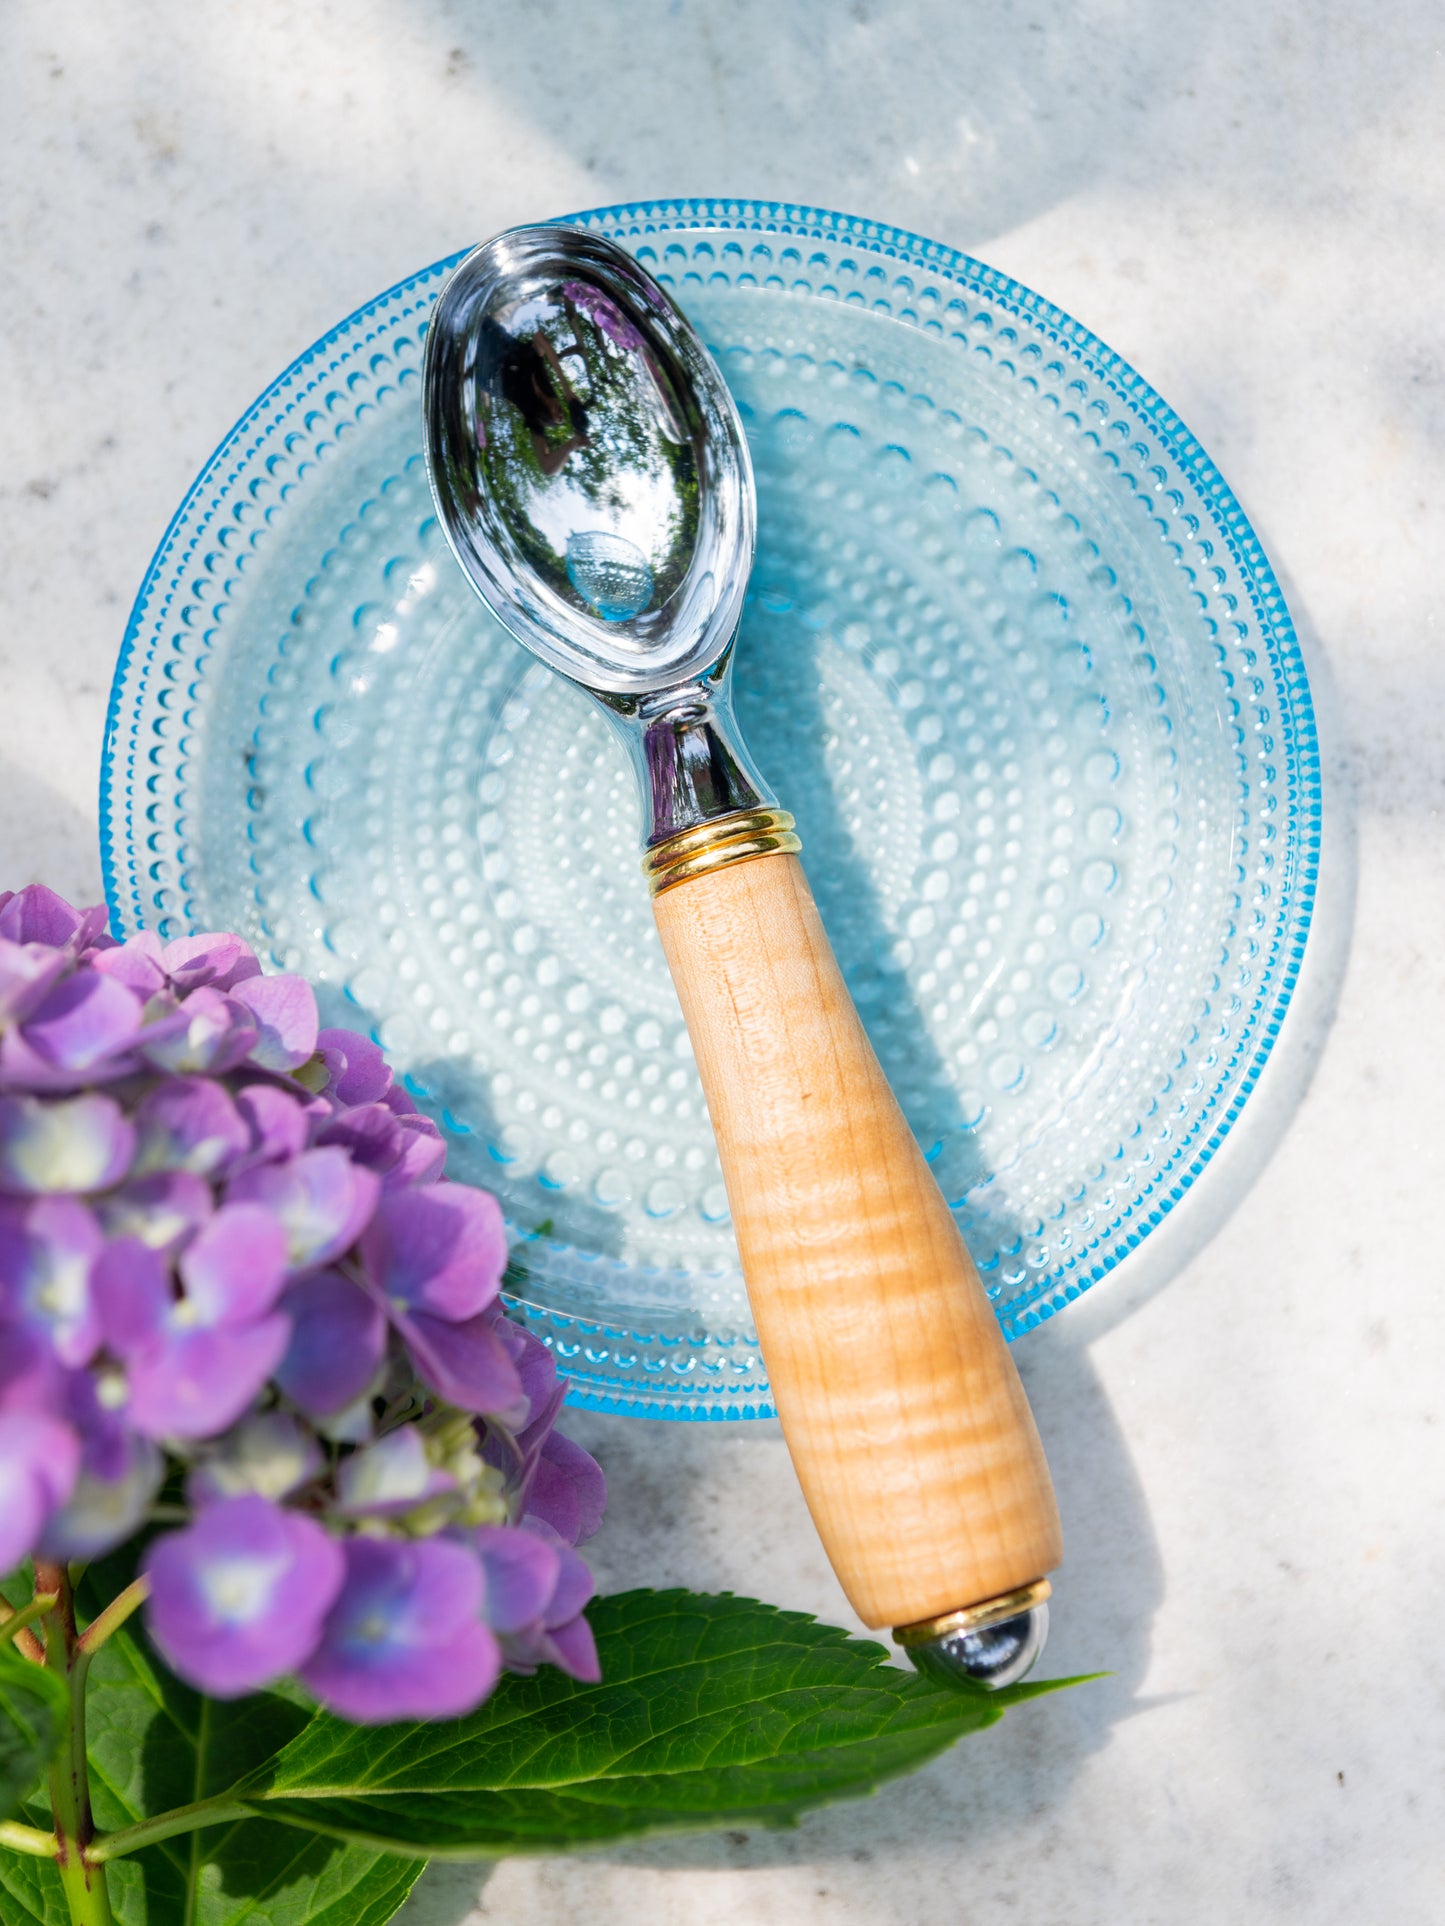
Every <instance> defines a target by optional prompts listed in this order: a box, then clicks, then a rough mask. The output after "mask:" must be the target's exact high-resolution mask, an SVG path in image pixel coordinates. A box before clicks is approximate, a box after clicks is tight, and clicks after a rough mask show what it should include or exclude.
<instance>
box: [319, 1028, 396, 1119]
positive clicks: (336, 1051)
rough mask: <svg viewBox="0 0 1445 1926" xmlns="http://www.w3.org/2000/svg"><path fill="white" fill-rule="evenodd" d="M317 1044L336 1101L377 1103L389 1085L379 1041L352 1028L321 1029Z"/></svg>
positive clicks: (388, 1070)
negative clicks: (359, 1034) (358, 1034)
mask: <svg viewBox="0 0 1445 1926" xmlns="http://www.w3.org/2000/svg"><path fill="white" fill-rule="evenodd" d="M316 1047H317V1048H318V1049H319V1050H320V1052H321V1055H322V1057H323V1058H324V1059H325V1063H326V1069H327V1074H328V1079H329V1081H328V1085H327V1087H328V1090H329V1091H330V1094H331V1095H332V1096H334V1097H335V1098H336V1099H337V1101H338V1102H339V1103H343V1104H363V1103H377V1102H379V1101H380V1099H381V1098H382V1097H384V1096H385V1095H386V1093H387V1091H388V1090H390V1088H391V1070H390V1068H389V1066H388V1064H387V1061H386V1058H385V1057H384V1056H383V1055H382V1052H381V1045H380V1044H378V1043H373V1042H372V1041H371V1039H370V1038H369V1037H361V1036H357V1035H356V1033H355V1032H354V1031H352V1030H323V1031H321V1033H320V1035H319V1036H318V1037H317V1039H316Z"/></svg>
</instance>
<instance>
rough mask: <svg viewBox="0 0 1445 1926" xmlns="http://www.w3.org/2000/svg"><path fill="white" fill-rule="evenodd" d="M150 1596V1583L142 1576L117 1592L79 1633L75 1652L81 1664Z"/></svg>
mask: <svg viewBox="0 0 1445 1926" xmlns="http://www.w3.org/2000/svg"><path fill="white" fill-rule="evenodd" d="M150 1595H151V1582H150V1580H149V1579H148V1578H146V1577H144V1576H142V1577H140V1578H134V1579H132V1580H131V1582H130V1584H129V1585H127V1586H126V1588H125V1590H124V1591H123V1592H117V1593H116V1595H115V1597H114V1598H113V1599H112V1600H111V1601H110V1603H109V1605H107V1606H106V1608H105V1610H104V1611H103V1612H97V1614H96V1616H95V1617H94V1618H93V1619H92V1620H91V1621H90V1623H89V1625H87V1626H86V1628H85V1630H84V1631H83V1632H82V1633H81V1635H80V1638H79V1640H78V1642H77V1645H76V1652H77V1655H78V1658H79V1660H80V1662H81V1663H82V1664H87V1663H89V1661H90V1659H91V1658H92V1657H93V1656H94V1655H95V1653H97V1652H98V1651H99V1650H100V1648H101V1646H102V1645H104V1643H105V1641H106V1640H107V1639H108V1638H109V1637H110V1635H111V1633H112V1632H116V1631H119V1630H120V1628H121V1626H122V1625H124V1624H125V1622H126V1620H127V1619H128V1618H129V1617H130V1615H131V1613H132V1612H134V1611H138V1610H139V1608H140V1607H141V1606H142V1605H144V1604H145V1602H146V1600H147V1599H148V1598H149V1597H150Z"/></svg>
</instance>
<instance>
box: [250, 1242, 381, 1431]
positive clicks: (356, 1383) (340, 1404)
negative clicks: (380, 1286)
mask: <svg viewBox="0 0 1445 1926" xmlns="http://www.w3.org/2000/svg"><path fill="white" fill-rule="evenodd" d="M281 1309H282V1310H283V1311H284V1312H285V1314H286V1316H287V1317H288V1318H289V1319H290V1322H291V1341H290V1344H289V1345H288V1346H287V1350H286V1354H285V1356H284V1357H283V1358H282V1360H281V1362H280V1364H279V1365H278V1366H277V1367H276V1372H275V1378H276V1382H277V1383H278V1384H279V1385H280V1387H281V1389H282V1390H283V1391H284V1392H285V1393H286V1395H287V1397H288V1398H290V1399H291V1401H292V1403H293V1404H296V1405H299V1406H300V1408H301V1409H302V1410H303V1411H305V1412H306V1413H307V1414H308V1415H309V1416H311V1417H313V1418H326V1417H330V1416H331V1415H332V1414H333V1413H334V1412H337V1411H343V1410H345V1408H346V1407H347V1406H348V1405H350V1404H354V1403H355V1402H356V1400H357V1399H358V1398H359V1397H360V1396H361V1394H362V1392H363V1391H365V1390H366V1388H367V1386H368V1385H369V1384H370V1383H371V1382H372V1380H373V1379H374V1378H375V1376H376V1373H377V1369H378V1367H379V1365H380V1364H381V1359H382V1353H383V1351H384V1350H385V1348H386V1318H385V1316H384V1315H383V1313H382V1311H381V1309H380V1307H379V1306H378V1305H377V1304H376V1303H375V1302H374V1301H373V1299H372V1298H371V1297H370V1296H369V1295H368V1294H367V1292H366V1291H364V1290H363V1289H362V1288H361V1286H360V1285H359V1284H354V1283H353V1282H352V1280H351V1279H350V1278H349V1277H343V1276H342V1275H341V1274H340V1272H339V1271H314V1272H312V1273H311V1274H310V1275H309V1276H306V1277H301V1278H298V1279H297V1280H296V1282H295V1283H294V1284H292V1285H291V1286H290V1287H289V1288H288V1290H287V1291H286V1294H285V1296H284V1297H283V1298H282V1299H281Z"/></svg>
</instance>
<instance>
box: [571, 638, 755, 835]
mask: <svg viewBox="0 0 1445 1926" xmlns="http://www.w3.org/2000/svg"><path fill="white" fill-rule="evenodd" d="M731 658H732V648H731V645H729V647H728V648H727V649H725V650H724V651H723V653H722V655H721V656H720V657H719V658H718V660H717V661H716V662H714V663H713V664H712V666H711V667H710V668H708V669H707V670H705V671H704V672H703V674H701V675H699V676H694V677H692V678H691V679H690V680H688V681H686V682H680V683H678V684H676V685H675V686H674V687H673V688H670V689H656V690H652V691H650V692H649V693H648V694H646V695H612V694H608V693H605V692H604V691H602V690H600V689H594V690H592V691H591V693H592V694H593V695H594V696H595V697H596V699H597V701H598V702H599V703H600V704H601V706H602V709H603V711H604V713H605V714H606V715H607V717H608V719H609V720H610V721H611V723H612V725H613V727H614V729H615V730H616V732H617V734H618V736H619V737H620V738H621V740H622V743H623V746H624V747H625V749H626V750H627V756H628V760H629V761H630V762H631V764H632V770H633V774H634V775H635V776H636V778H637V788H638V793H639V794H640V795H641V797H642V814H643V831H642V841H643V845H644V847H645V848H648V849H651V848H653V847H654V846H655V845H657V844H659V843H664V842H666V841H668V839H669V838H670V837H673V836H677V835H679V834H681V832H682V831H683V830H687V829H697V828H699V827H700V826H701V825H702V824H704V823H709V822H713V821H714V820H715V819H716V818H717V817H719V816H733V815H737V814H738V813H739V812H741V811H745V810H753V809H758V808H763V807H767V806H770V805H772V804H775V803H776V802H777V797H776V796H775V795H774V794H773V792H772V790H771V789H770V788H769V787H768V785H767V783H766V782H764V780H763V778H762V776H761V775H760V774H759V773H758V769H757V765H756V764H755V763H754V761H753V759H752V757H751V756H750V755H749V754H748V752H747V749H746V747H745V746H744V743H743V740H742V737H741V736H740V735H739V733H738V726H737V723H736V721H735V720H734V719H733V702H732V688H731V684H730V680H729V675H728V670H729V667H730V665H731Z"/></svg>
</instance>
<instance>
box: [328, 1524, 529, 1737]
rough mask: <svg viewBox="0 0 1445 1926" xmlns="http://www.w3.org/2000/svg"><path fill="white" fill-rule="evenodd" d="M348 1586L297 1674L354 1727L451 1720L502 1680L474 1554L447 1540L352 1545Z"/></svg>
mask: <svg viewBox="0 0 1445 1926" xmlns="http://www.w3.org/2000/svg"><path fill="white" fill-rule="evenodd" d="M345 1553H346V1580H345V1583H344V1585H343V1586H342V1589H341V1595H340V1597H339V1598H338V1599H337V1600H336V1603H335V1604H334V1605H333V1606H332V1608H331V1611H330V1612H329V1614H328V1615H327V1619H326V1623H325V1625H324V1626H323V1628H322V1632H321V1642H320V1644H319V1645H318V1646H317V1648H316V1650H315V1651H314V1652H313V1653H312V1655H311V1657H310V1658H309V1659H307V1660H306V1662H305V1663H304V1664H303V1665H301V1666H300V1667H299V1668H298V1669H299V1672H300V1676H301V1679H302V1681H303V1683H305V1684H306V1685H307V1686H309V1687H310V1689H311V1690H312V1691H313V1692H314V1693H315V1694H316V1696H317V1698H318V1699H320V1701H321V1703H322V1704H323V1705H326V1706H329V1707H330V1709H331V1710H332V1711H333V1712H338V1713H340V1715H341V1716H342V1718H344V1719H350V1720H352V1722H353V1723H354V1724H356V1725H380V1724H384V1723H386V1722H387V1721H389V1720H392V1719H454V1718H460V1717H461V1715H462V1714H463V1713H464V1712H470V1711H471V1710H472V1708H473V1707H474V1706H476V1705H480V1704H481V1702H482V1700H483V1699H484V1698H485V1697H486V1696H487V1694H488V1692H490V1691H491V1689H492V1687H493V1685H495V1683H496V1681H497V1675H498V1673H499V1672H500V1670H501V1652H500V1651H499V1649H498V1646H497V1641H496V1639H495V1638H494V1637H493V1636H492V1634H491V1632H490V1631H489V1630H488V1629H487V1627H486V1626H485V1625H484V1624H483V1623H482V1618H481V1610H482V1593H483V1582H482V1568H481V1565H480V1563H479V1562H478V1559H477V1557H476V1554H475V1553H474V1552H472V1551H469V1550H468V1549H467V1548H466V1547H465V1546H462V1545H457V1544H453V1543H451V1542H449V1541H448V1540H446V1539H439V1538H433V1539H424V1540H422V1541H420V1542H417V1543H407V1542H403V1541H398V1540H396V1539H384V1538H351V1539H348V1540H347V1541H346V1545H345Z"/></svg>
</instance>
